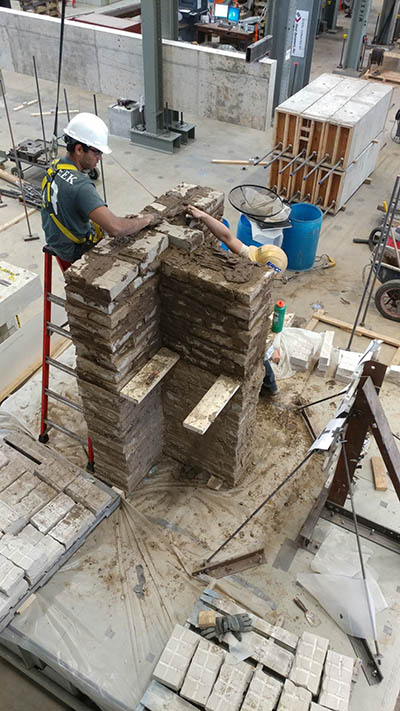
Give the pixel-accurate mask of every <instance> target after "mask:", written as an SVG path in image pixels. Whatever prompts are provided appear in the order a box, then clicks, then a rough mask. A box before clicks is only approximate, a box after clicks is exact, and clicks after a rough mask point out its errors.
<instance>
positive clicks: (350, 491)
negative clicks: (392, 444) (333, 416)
mask: <svg viewBox="0 0 400 711" xmlns="http://www.w3.org/2000/svg"><path fill="white" fill-rule="evenodd" d="M345 444H346V440H344V439H342V440H341V445H342V452H343V459H344V466H345V470H346V478H347V484H348V489H349V496H350V503H351V512H352V514H353V521H354V533H355V534H356V540H357V549H358V557H359V560H360V568H361V574H362V578H363V582H364V587H365V597H366V600H367V606H368V612H369V616H370V621H371V628H372V633H373V636H374V644H375V650H376V654H377V656H378V657H380V656H381V655H380V651H379V647H378V640H377V635H376V622H375V617H374V610H373V607H372V602H371V596H370V594H369V590H368V582H367V573H366V570H365V565H364V556H363V552H362V547H361V538H360V533H359V530H358V520H357V514H356V509H355V506H354V497H353V488H352V482H351V476H350V469H349V460H348V458H347V452H346V447H345ZM378 663H379V664H380V660H379V659H378Z"/></svg>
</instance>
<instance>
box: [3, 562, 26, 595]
mask: <svg viewBox="0 0 400 711" xmlns="http://www.w3.org/2000/svg"><path fill="white" fill-rule="evenodd" d="M23 577H24V571H23V570H21V568H18V566H16V565H14V563H12V561H10V560H8V558H5V557H4V556H3V555H1V554H0V592H1V593H3V595H7V596H8V597H9V596H10V595H13V594H14V593H15V591H16V590H17V589H18V587H19V583H20V582H21V580H22V579H23Z"/></svg>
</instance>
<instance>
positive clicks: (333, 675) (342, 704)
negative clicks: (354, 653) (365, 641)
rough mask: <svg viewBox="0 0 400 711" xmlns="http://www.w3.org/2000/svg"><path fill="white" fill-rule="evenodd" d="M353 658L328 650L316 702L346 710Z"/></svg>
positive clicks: (337, 710)
mask: <svg viewBox="0 0 400 711" xmlns="http://www.w3.org/2000/svg"><path fill="white" fill-rule="evenodd" d="M353 667H354V659H353V658H352V657H347V656H345V655H344V654H339V653H338V652H333V651H331V650H329V652H328V654H327V655H326V661H325V666H324V672H323V676H322V684H321V693H320V695H319V698H318V702H319V703H320V704H321V706H326V707H328V708H329V709H333V711H348V708H349V701H350V691H351V680H352V677H353Z"/></svg>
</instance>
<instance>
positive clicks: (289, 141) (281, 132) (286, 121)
mask: <svg viewBox="0 0 400 711" xmlns="http://www.w3.org/2000/svg"><path fill="white" fill-rule="evenodd" d="M298 119H299V117H298V116H296V115H294V114H290V113H286V111H279V109H277V110H276V113H275V143H274V145H275V146H276V145H278V144H281V150H285V152H286V153H288V154H290V155H291V156H292V157H293V156H294V155H296V136H297V132H298V127H297V122H298ZM289 146H291V148H288V147H289Z"/></svg>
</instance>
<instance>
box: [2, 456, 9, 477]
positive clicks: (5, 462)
mask: <svg viewBox="0 0 400 711" xmlns="http://www.w3.org/2000/svg"><path fill="white" fill-rule="evenodd" d="M9 461H10V460H9V458H8V457H7V456H6V454H4V452H2V451H1V450H0V470H1V469H3V467H5V466H6V464H8V462H9ZM2 476H3V472H1V477H2Z"/></svg>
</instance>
